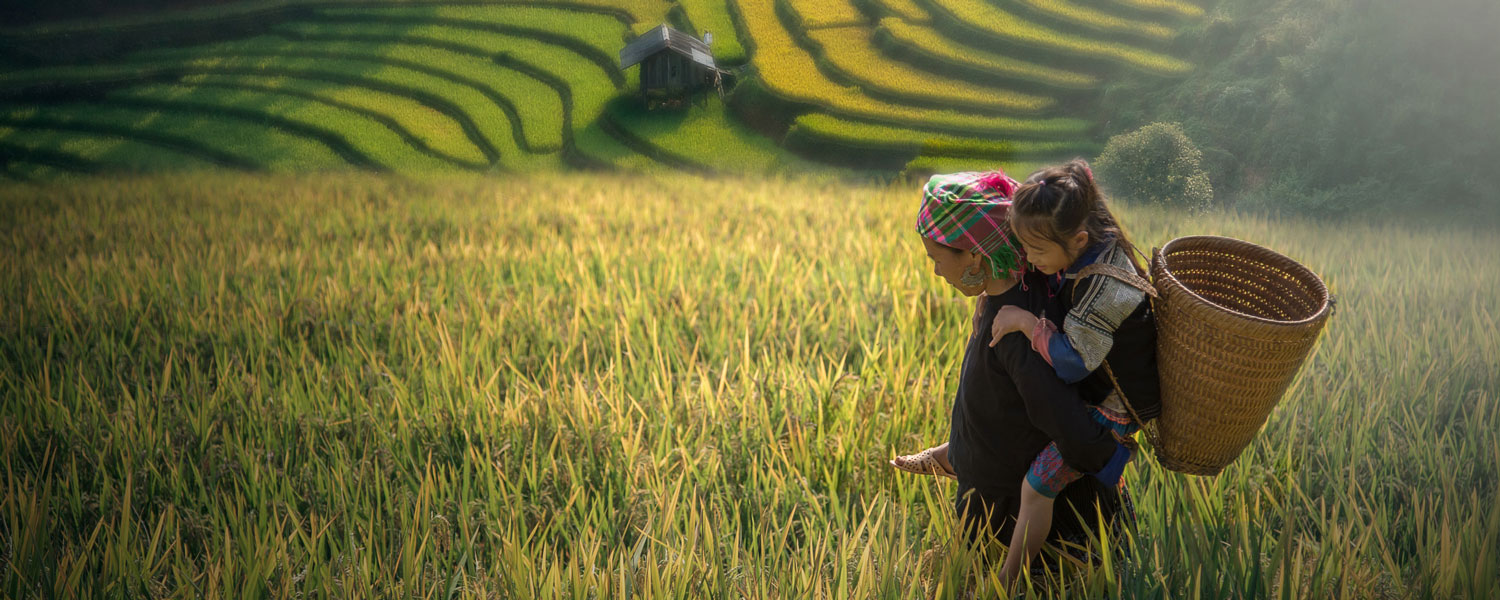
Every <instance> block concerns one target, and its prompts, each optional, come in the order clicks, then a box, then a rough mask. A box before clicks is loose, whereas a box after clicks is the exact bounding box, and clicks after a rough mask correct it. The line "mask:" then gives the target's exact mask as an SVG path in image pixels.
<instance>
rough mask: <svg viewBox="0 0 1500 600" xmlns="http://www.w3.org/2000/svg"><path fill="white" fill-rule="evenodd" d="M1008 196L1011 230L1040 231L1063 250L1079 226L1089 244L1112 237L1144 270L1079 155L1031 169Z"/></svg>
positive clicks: (1040, 233) (1092, 175) (1035, 232)
mask: <svg viewBox="0 0 1500 600" xmlns="http://www.w3.org/2000/svg"><path fill="white" fill-rule="evenodd" d="M1012 200H1013V201H1012V205H1011V213H1010V221H1011V229H1012V230H1013V231H1025V232H1027V233H1030V234H1037V235H1040V236H1042V237H1044V238H1046V239H1048V240H1051V241H1053V242H1056V243H1057V245H1058V246H1061V247H1062V248H1063V251H1064V252H1067V250H1068V242H1067V239H1068V238H1069V237H1072V236H1073V235H1075V234H1076V233H1077V232H1078V231H1079V230H1084V231H1088V232H1089V244H1090V245H1092V244H1094V243H1097V242H1100V241H1103V240H1105V239H1108V238H1114V239H1115V240H1116V244H1118V245H1119V246H1120V249H1122V250H1124V251H1125V253H1126V256H1129V257H1130V262H1131V264H1133V265H1135V269H1136V271H1137V272H1138V273H1144V272H1145V271H1144V270H1143V269H1142V268H1141V265H1140V263H1139V262H1137V261H1136V259H1135V245H1134V244H1131V243H1130V240H1129V239H1127V238H1126V237H1125V232H1124V230H1123V229H1121V228H1120V223H1119V221H1117V220H1115V216H1114V214H1113V213H1111V212H1109V205H1108V204H1107V203H1106V202H1105V201H1104V195H1103V194H1101V193H1100V192H1099V187H1098V186H1097V185H1094V173H1093V171H1091V170H1089V164H1088V163H1087V162H1084V160H1083V159H1081V158H1075V159H1073V160H1071V161H1068V162H1067V163H1065V164H1062V165H1057V166H1053V167H1047V168H1044V169H1042V170H1040V171H1037V172H1035V173H1032V174H1031V176H1030V177H1027V178H1026V182H1025V183H1023V184H1021V187H1019V188H1016V193H1015V195H1014V196H1012ZM1073 258H1074V259H1075V260H1076V259H1077V257H1073Z"/></svg>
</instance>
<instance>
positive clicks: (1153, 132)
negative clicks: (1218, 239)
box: [1094, 123, 1214, 209]
mask: <svg viewBox="0 0 1500 600" xmlns="http://www.w3.org/2000/svg"><path fill="white" fill-rule="evenodd" d="M1094 170H1095V172H1096V173H1097V175H1098V177H1099V181H1100V184H1101V185H1103V186H1104V188H1105V189H1106V190H1108V191H1109V192H1110V193H1111V194H1112V195H1114V196H1115V197H1118V198H1122V199H1125V200H1128V201H1131V202H1145V203H1149V204H1159V205H1164V206H1174V207H1179V208H1188V209H1204V208H1208V207H1209V206H1210V205H1211V204H1212V203H1213V199H1214V189H1213V185H1212V184H1211V183H1209V180H1208V174H1207V173H1206V172H1204V170H1203V153H1202V152H1200V151H1199V150H1198V148H1197V147H1196V146H1194V145H1193V141H1192V140H1190V139H1188V137H1187V135H1186V134H1184V133H1183V132H1182V126H1181V125H1178V124H1177V123H1152V124H1150V125H1147V126H1145V127H1142V128H1140V129H1139V130H1136V131H1133V132H1131V133H1124V134H1120V135H1117V136H1114V137H1112V138H1109V143H1107V144H1105V145H1104V152H1102V153H1101V154H1099V158H1098V159H1096V160H1095V161H1094Z"/></svg>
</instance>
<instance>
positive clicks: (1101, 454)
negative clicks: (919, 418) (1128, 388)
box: [948, 274, 1121, 541]
mask: <svg viewBox="0 0 1500 600" xmlns="http://www.w3.org/2000/svg"><path fill="white" fill-rule="evenodd" d="M1029 277H1034V279H1029V280H1028V283H1029V285H1028V286H1026V288H1025V289H1023V288H1022V286H1016V287H1014V288H1012V289H1011V290H1009V291H1007V292H1005V293H1004V294H1001V295H999V296H997V297H993V298H988V299H987V301H986V302H985V306H984V307H983V310H982V311H981V314H980V320H981V323H982V326H981V327H978V328H977V332H976V333H975V334H974V335H972V336H971V337H970V338H969V341H968V346H967V348H966V350H965V352H964V360H963V366H962V369H961V371H960V374H959V383H958V391H957V393H956V394H955V396H954V401H953V413H952V423H951V429H950V432H949V450H948V452H949V454H948V459H949V461H950V462H951V463H952V465H953V468H954V470H955V471H956V472H957V473H958V483H959V490H958V494H959V496H958V498H957V499H956V502H955V508H956V509H957V510H958V511H959V514H960V515H964V514H965V513H966V512H967V513H968V514H970V515H971V516H972V515H977V514H979V513H982V512H983V511H986V510H988V511H991V513H990V515H989V517H987V518H978V519H975V520H973V521H970V524H971V527H970V529H969V531H970V533H971V534H973V533H974V532H976V531H977V529H976V528H975V527H973V525H985V526H987V527H988V528H989V529H990V531H991V532H993V533H995V534H996V535H998V536H1000V537H1001V539H1002V540H1006V541H1008V540H1009V539H1010V535H1011V531H1012V529H1013V528H1014V522H1015V516H1016V514H1017V512H1018V511H1019V509H1020V492H1021V485H1022V481H1023V480H1024V478H1025V475H1026V471H1027V469H1028V468H1029V467H1030V466H1031V462H1032V460H1034V459H1035V458H1036V456H1037V454H1039V453H1040V452H1041V451H1042V450H1043V449H1044V448H1046V447H1047V444H1048V443H1050V442H1053V441H1055V442H1057V445H1058V450H1059V453H1060V454H1061V455H1062V456H1063V460H1064V461H1065V462H1067V463H1068V465H1069V466H1072V467H1073V468H1075V469H1077V470H1079V471H1082V472H1084V473H1092V472H1096V471H1098V470H1100V469H1101V468H1103V467H1104V465H1105V464H1106V463H1107V462H1108V461H1109V460H1110V458H1111V456H1113V455H1114V453H1115V450H1116V449H1117V448H1118V447H1119V444H1118V443H1117V442H1116V441H1115V440H1114V437H1113V436H1111V435H1110V433H1109V432H1108V430H1106V429H1105V428H1104V426H1103V425H1100V424H1099V423H1097V422H1095V421H1094V420H1093V419H1092V418H1091V416H1090V411H1092V410H1093V409H1092V408H1090V407H1089V406H1088V402H1087V400H1091V401H1092V402H1093V403H1097V402H1099V400H1101V399H1102V396H1101V397H1099V398H1087V399H1086V398H1085V396H1084V391H1083V389H1082V388H1081V386H1079V385H1074V384H1068V383H1066V382H1064V381H1063V380H1062V379H1060V378H1059V377H1058V376H1057V374H1056V373H1055V372H1054V371H1053V370H1052V367H1051V366H1050V365H1048V364H1047V362H1046V360H1044V359H1043V358H1042V357H1041V355H1040V354H1038V353H1037V352H1035V351H1034V350H1032V349H1031V345H1030V343H1029V342H1028V340H1027V338H1026V336H1025V335H1024V334H1021V333H1012V334H1009V335H1006V336H1005V337H1003V338H1001V341H1000V343H999V344H997V345H996V346H995V347H994V348H991V347H989V342H990V323H991V322H993V320H994V316H995V314H996V313H997V312H999V310H1000V307H1001V306H1003V305H1006V304H1014V305H1017V306H1021V307H1023V308H1027V309H1028V310H1030V311H1031V312H1032V314H1036V313H1037V312H1039V311H1046V312H1048V318H1056V319H1057V320H1059V321H1061V319H1062V314H1061V313H1062V311H1063V309H1064V307H1063V305H1062V304H1061V303H1059V302H1057V301H1056V300H1055V299H1049V298H1048V294H1047V287H1046V284H1045V279H1044V278H1042V276H1041V275H1039V274H1032V275H1029ZM1038 283H1040V284H1041V285H1037V284H1038ZM1058 500H1059V502H1057V503H1056V504H1055V505H1054V509H1053V532H1052V535H1051V536H1050V537H1049V539H1058V538H1071V537H1076V536H1077V535H1078V534H1079V533H1080V531H1081V530H1082V527H1083V525H1084V523H1083V522H1080V521H1079V519H1078V517H1077V516H1076V515H1075V514H1074V511H1075V510H1076V511H1078V513H1080V514H1083V515H1090V516H1091V515H1093V514H1094V505H1095V504H1096V503H1097V504H1098V506H1099V509H1100V510H1101V511H1102V512H1103V514H1104V515H1105V516H1106V517H1112V516H1113V515H1114V514H1115V513H1116V512H1117V511H1118V510H1119V509H1120V506H1121V499H1120V495H1119V492H1117V491H1116V490H1115V489H1111V488H1109V487H1106V486H1104V485H1103V484H1101V483H1100V482H1099V481H1098V480H1097V479H1095V478H1092V477H1084V478H1082V479H1079V480H1078V481H1075V482H1073V484H1071V485H1069V486H1068V487H1067V488H1065V489H1064V490H1063V491H1062V493H1061V494H1059V496H1058ZM976 502H977V504H976ZM1090 518H1091V517H1090Z"/></svg>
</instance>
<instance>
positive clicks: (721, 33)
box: [678, 0, 749, 67]
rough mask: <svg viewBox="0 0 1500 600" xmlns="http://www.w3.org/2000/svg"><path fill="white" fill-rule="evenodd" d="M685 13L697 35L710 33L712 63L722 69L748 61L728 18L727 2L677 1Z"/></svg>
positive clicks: (747, 56) (720, 0)
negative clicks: (712, 38)
mask: <svg viewBox="0 0 1500 600" xmlns="http://www.w3.org/2000/svg"><path fill="white" fill-rule="evenodd" d="M678 2H679V3H680V4H681V5H682V9H683V10H684V11H686V12H687V16H688V20H690V21H692V22H693V26H694V27H695V28H697V29H698V31H697V32H696V33H697V34H698V35H700V36H701V35H702V33H703V32H711V33H713V36H714V43H713V45H712V46H710V47H709V50H710V51H712V52H713V55H714V62H715V63H716V64H718V65H719V66H721V67H723V66H726V65H741V64H745V62H746V61H748V60H749V53H748V52H746V51H745V47H744V45H743V44H741V43H740V37H739V34H738V33H737V32H736V31H735V28H734V22H733V21H731V20H730V18H729V4H728V2H729V0H678Z"/></svg>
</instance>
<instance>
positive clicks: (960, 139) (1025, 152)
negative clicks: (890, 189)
mask: <svg viewBox="0 0 1500 600" xmlns="http://www.w3.org/2000/svg"><path fill="white" fill-rule="evenodd" d="M787 137H788V138H792V137H798V138H801V140H802V143H804V145H806V144H808V143H813V144H816V143H822V144H825V145H828V146H833V147H852V148H862V149H880V150H888V151H890V152H892V153H909V154H913V155H916V154H920V155H923V156H943V157H950V158H982V159H993V160H1014V159H1017V158H1029V159H1035V158H1051V157H1059V156H1063V155H1073V154H1088V155H1092V154H1093V153H1095V152H1098V150H1099V147H1098V144H1095V143H1092V142H1087V141H1082V140H1080V139H1079V138H1074V139H1059V140H1049V141H1030V140H1019V141H1016V140H998V139H987V138H976V137H964V136H955V135H947V134H939V133H933V132H930V131H921V130H916V129H911V128H905V127H892V126H889V125H881V124H878V123H869V122H861V121H852V120H849V119H840V118H838V117H834V116H830V115H825V114H819V113H812V114H806V115H802V116H800V117H797V119H796V121H795V122H794V124H793V125H792V128H791V130H789V131H788V132H787Z"/></svg>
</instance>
